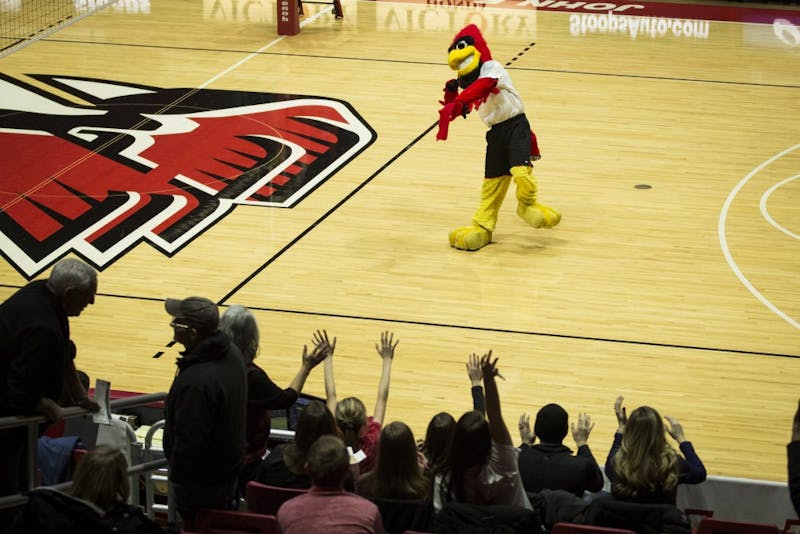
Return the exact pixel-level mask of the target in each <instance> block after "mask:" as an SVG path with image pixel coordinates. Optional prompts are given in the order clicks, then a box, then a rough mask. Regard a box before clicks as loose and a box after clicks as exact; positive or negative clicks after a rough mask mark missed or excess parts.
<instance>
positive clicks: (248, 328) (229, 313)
mask: <svg viewBox="0 0 800 534" xmlns="http://www.w3.org/2000/svg"><path fill="white" fill-rule="evenodd" d="M219 329H220V330H222V331H223V332H225V333H226V334H228V337H229V338H231V341H233V344H234V345H236V346H237V347H239V350H240V351H241V352H242V356H244V363H245V364H250V363H251V362H252V361H253V360H254V359H255V358H256V356H257V355H258V348H259V343H260V336H259V333H258V323H257V322H256V318H255V316H254V315H253V313H252V312H251V311H250V310H248V309H247V308H245V307H244V306H240V305H238V304H235V305H233V306H231V307H230V308H228V309H227V310H226V311H225V313H223V314H222V317H220V320H219Z"/></svg>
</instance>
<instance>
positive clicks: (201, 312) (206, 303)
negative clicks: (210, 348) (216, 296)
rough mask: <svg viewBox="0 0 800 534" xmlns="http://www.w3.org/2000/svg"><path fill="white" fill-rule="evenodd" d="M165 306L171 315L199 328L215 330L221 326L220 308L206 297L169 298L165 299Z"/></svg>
mask: <svg viewBox="0 0 800 534" xmlns="http://www.w3.org/2000/svg"><path fill="white" fill-rule="evenodd" d="M164 308H166V310H167V313H168V314H170V315H171V316H173V317H175V318H180V319H183V320H184V321H186V323H187V324H188V325H189V326H191V327H193V328H196V329H198V330H206V331H210V332H213V331H214V330H216V329H217V326H219V309H218V308H217V305H216V304H214V303H213V302H212V301H210V300H209V299H207V298H205V297H189V298H185V299H182V300H181V299H167V300H166V301H164Z"/></svg>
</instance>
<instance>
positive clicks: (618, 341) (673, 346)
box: [249, 306, 800, 358]
mask: <svg viewBox="0 0 800 534" xmlns="http://www.w3.org/2000/svg"><path fill="white" fill-rule="evenodd" d="M249 308H250V309H251V310H258V311H265V312H275V313H290V314H297V315H311V316H318V317H330V318H334V319H355V320H358V321H377V322H383V323H394V324H407V325H414V326H434V327H437V328H452V329H458V330H470V331H473V332H494V333H498V334H518V335H524V336H536V337H551V338H558V339H568V340H573V341H599V342H602V343H615V344H624V345H641V346H645V347H659V348H667V349H684V350H692V351H707V352H725V353H731V354H743V355H752V356H771V357H776V358H800V354H783V353H780V352H759V351H755V350H742V349H726V348H723V347H703V346H700V345H681V344H678V343H656V342H653V341H640V340H635V339H615V338H610V337H593V336H578V335H572V334H555V333H552V332H536V331H529V330H512V329H509V328H491V327H484V326H470V325H463V324H450V323H434V322H430V321H413V320H407V319H390V318H385V317H363V316H359V315H343V314H338V313H320V312H308V311H300V310H283V309H280V308H262V307H257V306H251V307H249Z"/></svg>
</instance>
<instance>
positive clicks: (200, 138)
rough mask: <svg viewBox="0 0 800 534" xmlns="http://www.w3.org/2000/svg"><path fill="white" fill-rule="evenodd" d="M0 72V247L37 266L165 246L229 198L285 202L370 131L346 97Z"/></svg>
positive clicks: (24, 265) (366, 140)
mask: <svg viewBox="0 0 800 534" xmlns="http://www.w3.org/2000/svg"><path fill="white" fill-rule="evenodd" d="M31 77H32V78H33V79H35V80H37V81H38V82H41V83H42V85H46V86H48V87H49V88H52V89H53V90H57V91H58V92H59V93H60V94H62V95H66V96H68V97H72V98H66V97H63V96H59V95H58V94H55V92H50V91H48V90H42V89H41V88H40V87H39V86H33V85H30V84H26V83H23V82H22V81H20V80H18V79H13V78H11V77H8V76H5V75H2V74H0V254H2V255H3V256H5V258H6V259H7V260H8V261H9V262H10V263H11V264H12V265H14V267H15V268H16V269H17V270H18V271H19V272H20V273H21V274H23V275H24V276H26V277H27V278H33V277H34V276H36V275H37V274H39V273H41V272H42V271H44V270H45V269H47V268H48V267H50V266H51V265H52V264H53V263H55V262H56V261H57V260H58V259H60V258H61V257H63V256H64V255H65V254H67V253H69V252H74V253H76V254H78V255H80V256H81V257H83V258H84V259H86V260H87V261H89V262H90V263H92V264H93V265H94V266H95V267H97V268H98V269H101V270H102V269H103V268H104V267H106V266H108V265H110V264H111V263H113V262H114V261H115V260H117V259H119V258H120V257H121V256H123V255H124V254H125V252H126V251H128V250H130V249H131V248H133V247H134V246H136V245H137V244H139V243H140V242H142V241H146V242H147V243H149V244H150V245H152V246H154V247H155V248H157V249H158V250H160V251H162V252H163V253H164V254H165V255H168V256H171V255H173V254H175V253H176V252H177V251H178V250H180V248H181V247H183V246H185V245H186V244H187V243H189V242H191V241H192V240H193V239H195V238H196V237H198V236H199V235H201V234H202V233H203V232H204V231H205V230H206V229H207V228H209V227H210V226H211V225H213V224H214V223H215V222H217V221H219V220H220V219H222V218H223V217H225V216H226V215H227V214H229V213H230V212H231V211H232V210H233V209H234V208H235V207H236V206H237V205H240V204H247V205H255V206H265V207H279V208H291V207H292V206H294V205H296V204H297V203H298V202H299V201H300V200H302V199H303V198H304V197H305V196H306V195H308V194H309V193H310V192H311V191H313V190H314V189H315V188H316V187H318V186H319V185H320V184H322V183H323V182H324V181H325V180H327V179H328V178H329V177H331V176H332V175H333V174H334V173H335V172H336V171H337V170H339V169H340V168H342V167H343V166H344V165H346V164H347V163H348V162H349V161H350V160H352V159H353V158H354V157H356V156H357V155H358V154H359V153H360V152H361V151H362V150H364V149H365V148H366V147H368V146H369V145H370V144H372V142H373V141H374V140H375V138H376V135H375V132H374V130H373V129H372V128H371V127H370V126H369V125H368V124H367V123H366V122H365V121H364V120H363V119H362V118H361V117H360V116H359V115H358V113H356V111H355V110H354V109H353V108H352V107H351V106H350V105H349V104H348V103H346V102H342V101H338V100H332V99H328V98H321V97H314V96H301V95H286V94H273V93H254V92H243V91H225V90H211V89H165V88H160V87H149V86H143V85H132V84H127V83H120V82H113V81H108V80H98V79H87V78H75V77H64V76H50V75H34V76H31Z"/></svg>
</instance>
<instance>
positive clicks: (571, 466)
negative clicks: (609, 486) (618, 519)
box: [518, 404, 605, 497]
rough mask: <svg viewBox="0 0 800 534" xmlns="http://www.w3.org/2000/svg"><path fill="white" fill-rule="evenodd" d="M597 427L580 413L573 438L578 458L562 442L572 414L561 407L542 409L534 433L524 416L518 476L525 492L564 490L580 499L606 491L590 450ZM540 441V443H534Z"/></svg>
mask: <svg viewBox="0 0 800 534" xmlns="http://www.w3.org/2000/svg"><path fill="white" fill-rule="evenodd" d="M593 428H594V424H593V423H592V420H591V418H590V417H589V416H588V415H587V414H583V413H582V414H579V415H578V421H577V424H576V423H572V437H573V438H574V439H575V444H576V445H577V446H578V451H577V454H576V455H574V456H573V455H572V451H571V450H570V448H569V447H567V446H566V445H564V444H563V443H562V442H563V440H564V438H565V437H566V436H567V432H568V431H569V429H570V427H569V415H568V414H567V412H566V410H564V408H562V407H561V406H559V405H558V404H548V405H546V406H543V407H542V408H541V409H540V410H539V412H538V413H537V414H536V422H535V424H534V434H531V432H530V419H529V417H528V416H527V414H522V417H520V419H519V430H520V435H521V436H522V439H523V443H522V446H521V447H520V453H519V460H518V463H519V473H520V476H521V477H522V484H523V485H524V486H525V491H527V492H531V493H535V492H539V491H541V490H543V489H551V490H559V489H560V490H565V491H568V492H570V493H572V494H574V495H576V496H578V497H583V496H584V493H585V492H589V493H594V492H597V491H600V490H601V489H603V483H604V482H605V481H604V479H603V472H602V471H601V470H600V466H599V465H597V460H595V458H594V455H593V454H592V451H591V449H589V443H588V440H589V434H590V433H591V431H592V429H593ZM536 438H539V443H538V444H534V440H535V439H536Z"/></svg>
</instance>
